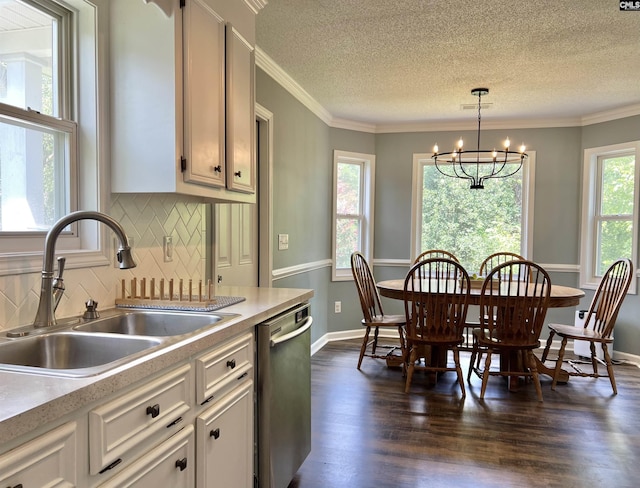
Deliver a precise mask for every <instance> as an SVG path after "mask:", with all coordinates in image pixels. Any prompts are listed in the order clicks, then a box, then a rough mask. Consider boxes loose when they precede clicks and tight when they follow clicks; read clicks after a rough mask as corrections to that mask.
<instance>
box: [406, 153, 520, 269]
mask: <svg viewBox="0 0 640 488" xmlns="http://www.w3.org/2000/svg"><path fill="white" fill-rule="evenodd" d="M421 174H422V178H423V179H422V196H421V202H420V203H421V205H420V215H419V219H420V221H419V223H418V229H419V231H420V233H421V234H420V249H419V251H424V250H427V249H445V250H447V251H450V252H452V253H453V254H455V255H456V256H457V257H458V259H459V260H460V262H461V263H462V264H463V266H465V267H466V268H467V269H468V270H470V271H471V272H476V271H477V270H478V269H479V268H480V263H481V262H482V260H483V259H484V258H485V257H486V256H488V255H490V254H492V253H494V252H498V251H511V252H515V253H517V254H520V253H521V247H522V242H521V240H522V238H521V236H522V172H518V173H516V174H515V175H513V176H512V177H509V178H504V179H493V180H491V181H489V182H488V183H487V186H488V185H491V188H490V189H489V188H488V189H485V190H470V189H469V183H468V182H467V181H466V180H462V179H456V178H450V177H446V176H443V175H441V174H440V173H439V172H438V170H437V169H436V168H435V166H434V165H433V163H431V161H429V160H424V161H422V172H421Z"/></svg>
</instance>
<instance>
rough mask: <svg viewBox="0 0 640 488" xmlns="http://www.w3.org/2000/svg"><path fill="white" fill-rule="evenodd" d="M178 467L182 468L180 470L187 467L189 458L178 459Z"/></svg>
mask: <svg viewBox="0 0 640 488" xmlns="http://www.w3.org/2000/svg"><path fill="white" fill-rule="evenodd" d="M176 468H178V469H180V471H184V470H185V469H187V458H182V459H178V460H177V461H176Z"/></svg>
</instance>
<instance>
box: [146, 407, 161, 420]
mask: <svg viewBox="0 0 640 488" xmlns="http://www.w3.org/2000/svg"><path fill="white" fill-rule="evenodd" d="M147 415H151V418H152V419H155V418H156V417H157V416H158V415H160V405H158V404H157V403H156V404H155V405H152V406H150V407H147Z"/></svg>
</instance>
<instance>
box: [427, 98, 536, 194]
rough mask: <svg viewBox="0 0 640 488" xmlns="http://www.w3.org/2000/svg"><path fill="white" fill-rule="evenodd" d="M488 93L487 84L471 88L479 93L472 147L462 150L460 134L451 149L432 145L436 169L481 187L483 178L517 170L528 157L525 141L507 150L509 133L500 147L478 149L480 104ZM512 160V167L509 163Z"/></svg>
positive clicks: (509, 173)
mask: <svg viewBox="0 0 640 488" xmlns="http://www.w3.org/2000/svg"><path fill="white" fill-rule="evenodd" d="M488 93H489V89H488V88H474V89H473V90H471V94H472V95H475V96H477V97H478V143H477V146H476V149H475V150H469V151H466V150H464V149H463V145H464V144H463V142H462V138H460V140H459V141H458V147H457V148H456V149H454V150H453V151H452V152H446V153H439V152H438V145H437V144H436V145H435V146H433V156H432V158H433V162H434V163H435V166H436V169H437V170H438V171H439V172H440V173H442V174H443V175H445V176H449V177H451V178H461V179H464V180H469V182H470V184H471V187H470V188H471V189H472V190H481V189H484V182H485V180H489V179H491V178H506V177H508V176H512V175H514V174H516V173H517V172H518V171H520V168H522V164H523V163H524V161H525V159H527V158H528V157H529V156H528V155H527V153H525V152H524V151H525V149H526V148H525V146H524V144H523V145H522V146H520V151H511V150H509V147H510V146H511V141H509V138H508V137H507V140H506V141H505V142H504V149H503V150H496V149H493V150H485V149H480V107H481V102H482V97H483V96H484V95H487V94H488ZM514 163H515V164H516V166H515V169H514V168H512V167H510V166H511V165H512V164H514ZM507 165H509V166H507ZM447 168H449V169H447Z"/></svg>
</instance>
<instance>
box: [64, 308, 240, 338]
mask: <svg viewBox="0 0 640 488" xmlns="http://www.w3.org/2000/svg"><path fill="white" fill-rule="evenodd" d="M232 317H234V315H215V314H195V313H175V312H163V311H148V310H144V311H142V310H140V311H137V310H136V311H130V312H124V313H121V314H118V315H114V316H112V317H105V318H100V319H96V320H92V321H91V322H87V323H85V324H82V325H78V326H75V327H74V328H73V329H74V330H79V331H83V332H104V333H109V334H127V335H140V336H161V337H165V336H178V335H183V334H188V333H190V332H194V331H196V330H200V329H204V328H206V327H209V326H211V325H214V324H220V323H221V322H223V321H226V320H228V319H230V318H232Z"/></svg>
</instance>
